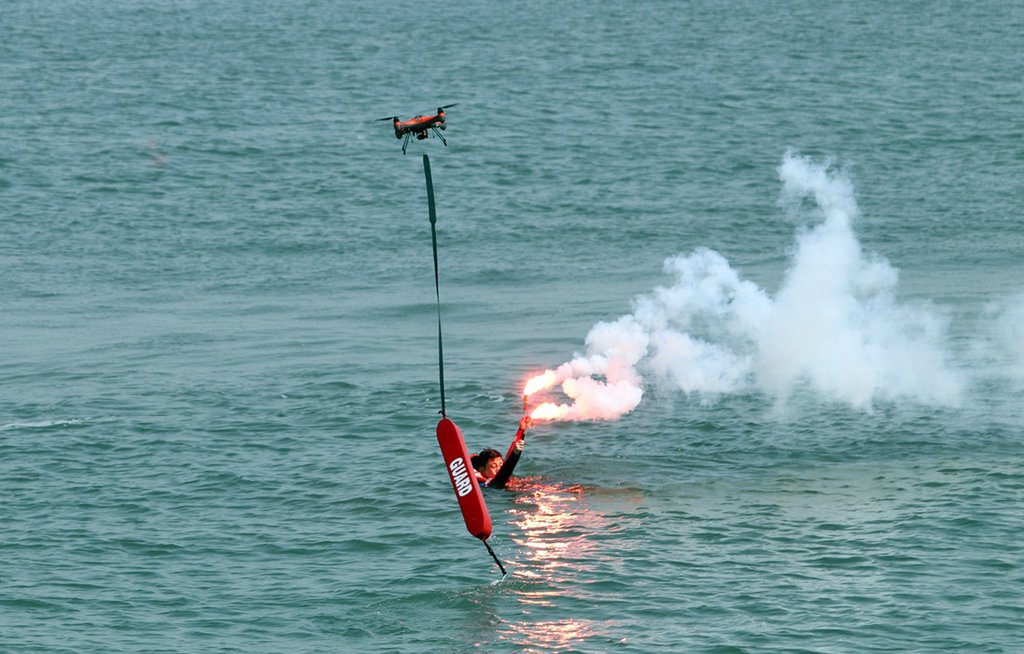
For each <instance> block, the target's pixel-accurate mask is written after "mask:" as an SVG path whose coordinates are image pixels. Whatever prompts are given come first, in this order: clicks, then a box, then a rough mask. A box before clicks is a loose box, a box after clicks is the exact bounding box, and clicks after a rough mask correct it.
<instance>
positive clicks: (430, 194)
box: [423, 154, 501, 565]
mask: <svg viewBox="0 0 1024 654" xmlns="http://www.w3.org/2000/svg"><path fill="white" fill-rule="evenodd" d="M423 175H424V176H425V177H426V178H427V208H428V209H429V210H430V240H431V243H432V244H433V246H434V294H435V296H436V297H437V371H438V376H439V377H440V381H441V416H443V417H445V418H447V417H448V414H447V413H446V412H445V405H444V348H443V347H442V345H441V276H440V274H439V273H438V267H437V211H436V210H435V209H434V182H433V180H432V179H431V177H430V159H429V158H428V157H427V155H426V154H424V155H423ZM487 549H490V547H488V548H487ZM498 565H501V564H500V563H499V564H498Z"/></svg>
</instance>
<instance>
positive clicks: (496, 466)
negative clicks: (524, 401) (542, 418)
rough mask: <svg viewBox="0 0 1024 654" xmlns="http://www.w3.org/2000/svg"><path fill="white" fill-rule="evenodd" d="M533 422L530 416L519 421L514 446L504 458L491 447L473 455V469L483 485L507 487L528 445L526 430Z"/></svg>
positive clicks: (478, 480)
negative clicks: (524, 448)
mask: <svg viewBox="0 0 1024 654" xmlns="http://www.w3.org/2000/svg"><path fill="white" fill-rule="evenodd" d="M531 423H532V421H531V420H530V418H529V416H524V417H523V419H522V420H520V421H519V430H518V431H517V432H516V437H515V440H513V441H512V447H510V448H508V452H507V453H506V454H505V457H504V458H502V456H501V454H500V453H499V452H498V451H497V450H492V449H490V448H487V449H486V450H483V451H481V452H480V453H479V454H474V455H473V459H472V463H473V469H474V470H476V480H477V482H479V483H480V485H481V486H489V487H490V488H504V487H505V484H507V483H508V480H509V479H511V478H512V471H513V470H515V468H516V464H517V463H519V457H520V456H522V454H523V447H524V446H525V445H526V430H527V429H529V428H530V425H531Z"/></svg>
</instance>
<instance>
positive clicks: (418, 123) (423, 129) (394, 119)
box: [377, 103, 458, 154]
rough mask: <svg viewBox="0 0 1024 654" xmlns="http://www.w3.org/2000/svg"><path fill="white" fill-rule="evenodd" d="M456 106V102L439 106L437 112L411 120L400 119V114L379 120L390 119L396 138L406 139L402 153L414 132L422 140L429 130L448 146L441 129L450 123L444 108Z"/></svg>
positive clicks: (403, 142)
mask: <svg viewBox="0 0 1024 654" xmlns="http://www.w3.org/2000/svg"><path fill="white" fill-rule="evenodd" d="M456 104H458V103H456ZM454 106H455V104H446V105H445V106H443V107H438V108H437V113H436V114H431V115H429V116H414V117H412V118H410V119H409V120H398V116H388V117H386V118H378V119H377V120H390V121H391V124H392V125H393V126H394V128H395V138H396V139H402V138H404V139H405V140H404V141H402V154H405V150H406V148H408V147H409V140H410V139H411V138H412V137H413V135H414V134H415V135H416V138H417V139H418V140H420V141H422V140H423V139H425V138H427V137H428V136H430V134H429V132H433V133H434V135H435V136H437V138H439V139H441V143H444V145H445V147H448V141H446V140H444V136H443V135H442V134H441V130H443V129H447V128H448V123H447V122H446V121H445V118H444V110H445V109H447V108H448V107H454Z"/></svg>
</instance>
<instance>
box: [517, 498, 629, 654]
mask: <svg viewBox="0 0 1024 654" xmlns="http://www.w3.org/2000/svg"><path fill="white" fill-rule="evenodd" d="M514 490H515V498H514V500H513V502H514V506H513V507H512V509H510V513H511V518H512V520H511V522H512V526H513V529H512V531H511V538H512V540H513V541H514V542H515V544H516V546H517V550H518V552H517V553H518V560H517V565H516V567H515V571H514V576H515V580H516V583H515V584H514V588H515V592H514V595H515V598H516V600H517V602H518V604H519V606H520V607H521V609H522V619H521V620H518V621H509V622H506V623H504V625H503V629H502V631H503V633H502V634H500V635H501V637H502V638H503V639H504V640H509V641H512V642H514V643H515V644H516V645H518V646H519V647H521V648H522V650H521V651H523V652H562V651H567V650H573V649H576V648H577V647H578V646H579V645H580V644H581V643H582V642H583V641H586V640H589V639H591V638H594V637H595V636H597V637H606V636H607V635H608V634H607V631H608V621H605V620H593V619H590V618H585V617H580V616H572V615H568V616H567V615H565V614H566V613H569V612H572V613H578V611H571V609H569V608H567V607H568V606H571V605H572V604H573V603H574V602H581V605H589V604H590V602H591V601H595V600H598V599H599V598H595V597H593V596H592V594H591V593H590V592H589V591H588V590H586V589H587V586H588V584H589V583H590V582H591V581H592V580H593V578H595V577H597V576H598V572H599V571H598V570H597V569H596V568H597V564H596V563H595V561H596V560H599V559H601V558H602V553H601V552H599V551H598V548H597V547H596V544H595V541H594V536H595V534H602V533H608V532H610V531H618V530H619V529H621V526H613V525H611V524H610V522H611V518H610V517H609V516H608V515H607V514H605V513H603V512H601V511H598V510H595V509H594V508H593V506H592V505H591V502H590V495H591V494H592V493H594V492H597V489H589V488H584V487H581V486H564V485H558V484H553V483H550V482H545V481H543V480H541V479H538V478H523V479H519V480H518V483H517V485H516V486H515V488H514Z"/></svg>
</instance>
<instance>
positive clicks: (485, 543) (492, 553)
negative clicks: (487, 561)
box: [484, 540, 508, 577]
mask: <svg viewBox="0 0 1024 654" xmlns="http://www.w3.org/2000/svg"><path fill="white" fill-rule="evenodd" d="M484 545H486V546H487V551H488V552H490V553H491V558H492V559H494V562H495V563H497V564H498V567H499V568H500V569H501V576H502V577H505V576H507V575H508V573H507V572H505V566H503V565H502V564H501V561H499V560H498V555H497V554H495V553H494V550H492V549H491V544H490V543H488V542H487V541H486V540H484Z"/></svg>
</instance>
